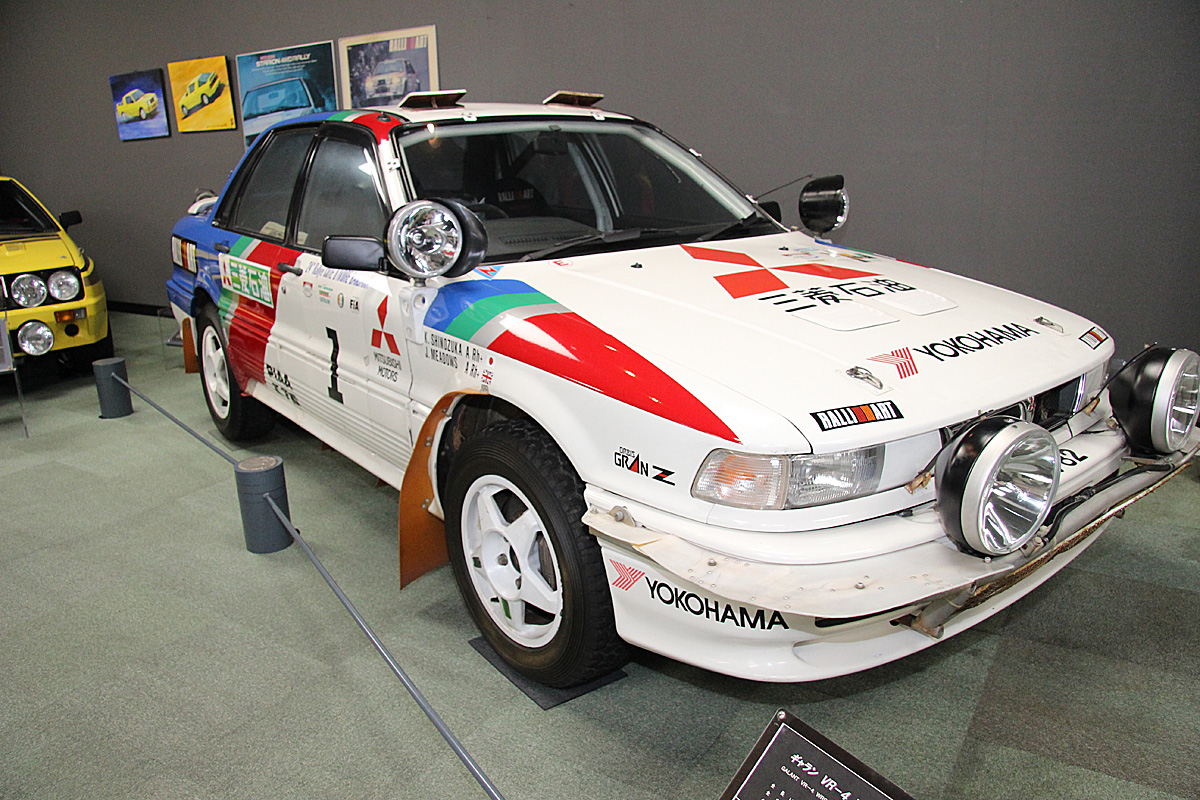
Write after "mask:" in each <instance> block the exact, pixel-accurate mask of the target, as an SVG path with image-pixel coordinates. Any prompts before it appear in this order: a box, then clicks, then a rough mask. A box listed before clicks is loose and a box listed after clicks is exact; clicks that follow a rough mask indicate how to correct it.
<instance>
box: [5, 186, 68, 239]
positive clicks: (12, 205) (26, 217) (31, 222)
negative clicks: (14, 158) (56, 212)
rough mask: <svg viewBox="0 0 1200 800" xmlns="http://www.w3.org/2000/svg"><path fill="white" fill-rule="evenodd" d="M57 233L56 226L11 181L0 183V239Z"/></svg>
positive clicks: (42, 210) (39, 207)
mask: <svg viewBox="0 0 1200 800" xmlns="http://www.w3.org/2000/svg"><path fill="white" fill-rule="evenodd" d="M36 233H58V225H57V224H56V223H55V222H54V220H53V219H52V218H51V217H50V215H49V214H47V213H46V212H45V210H44V209H43V208H42V207H41V206H40V205H38V203H37V201H36V200H34V199H33V198H32V197H30V196H29V194H28V193H27V192H25V191H24V190H22V189H21V187H20V186H18V185H17V184H16V183H14V182H13V181H0V238H10V237H13V236H28V235H30V234H36Z"/></svg>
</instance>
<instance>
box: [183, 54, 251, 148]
mask: <svg viewBox="0 0 1200 800" xmlns="http://www.w3.org/2000/svg"><path fill="white" fill-rule="evenodd" d="M167 74H168V76H169V77H170V79H171V96H172V97H173V98H174V101H175V127H176V128H178V129H179V132H180V133H193V132H195V131H223V130H228V129H230V128H233V127H235V126H236V122H235V121H234V118H233V100H232V98H231V96H230V91H229V67H228V66H227V64H226V62H225V56H212V57H211V58H195V59H192V60H191V61H172V62H171V63H169V64H167Z"/></svg>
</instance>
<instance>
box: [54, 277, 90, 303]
mask: <svg viewBox="0 0 1200 800" xmlns="http://www.w3.org/2000/svg"><path fill="white" fill-rule="evenodd" d="M46 288H47V289H48V290H49V291H50V296H51V297H53V298H54V299H55V300H57V301H58V302H60V303H65V302H67V301H68V300H74V299H75V298H76V297H78V296H79V291H80V290H81V289H82V288H83V281H81V280H80V279H79V276H78V275H77V274H76V273H75V271H74V270H70V269H60V270H55V271H54V272H52V273H50V277H49V278H48V279H47V280H46Z"/></svg>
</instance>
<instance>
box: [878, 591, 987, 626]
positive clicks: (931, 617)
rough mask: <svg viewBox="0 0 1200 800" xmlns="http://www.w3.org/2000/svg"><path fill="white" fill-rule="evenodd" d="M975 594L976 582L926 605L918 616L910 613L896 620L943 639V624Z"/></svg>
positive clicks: (898, 622)
mask: <svg viewBox="0 0 1200 800" xmlns="http://www.w3.org/2000/svg"><path fill="white" fill-rule="evenodd" d="M973 594H975V584H974V583H972V584H971V585H970V586H968V587H966V588H965V589H963V590H962V591H961V592H958V593H957V594H952V595H949V596H948V597H943V598H941V599H940V600H935V601H933V602H932V603H930V604H929V605H927V606H925V610H924V611H922V612H921V613H920V614H918V615H917V616H915V617H914V616H913V615H912V614H909V615H908V616H905V617H901V618H900V619H898V620H896V622H897V624H900V625H907V626H908V627H910V628H912V629H913V630H914V631H916V632H917V633H923V634H925V635H926V636H928V637H929V638H930V639H941V638H942V633H943V632H944V629H943V626H944V625H945V623H946V621H947V620H949V619H950V618H951V617H952V616H954V615H955V614H957V613H958V612H959V611H962V609H963V606H964V605H966V602H967V600H969V599H970V598H971V595H973Z"/></svg>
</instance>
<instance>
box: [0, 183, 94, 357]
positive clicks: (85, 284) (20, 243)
mask: <svg viewBox="0 0 1200 800" xmlns="http://www.w3.org/2000/svg"><path fill="white" fill-rule="evenodd" d="M82 221H83V218H82V217H81V216H80V214H79V212H78V211H67V212H64V213H63V214H62V215H61V216H60V217H59V218H58V219H57V220H56V219H54V217H53V216H51V214H50V212H48V211H47V210H46V207H45V206H43V205H42V204H41V203H39V202H38V200H37V198H35V197H34V196H33V195H32V194H30V193H29V192H28V190H26V189H25V187H24V186H22V185H21V184H20V183H19V182H17V181H16V180H15V179H13V178H6V177H4V176H0V319H6V320H7V335H8V336H9V337H10V338H9V345H10V347H9V348H8V349H9V352H11V353H12V354H14V355H15V356H17V357H22V356H43V355H46V354H48V353H59V354H60V355H62V356H64V357H65V359H66V360H67V361H68V362H70V363H71V364H72V365H73V366H79V367H81V366H85V365H87V364H90V363H91V362H92V361H94V360H95V359H98V358H109V357H111V356H112V354H113V339H112V331H111V330H110V329H109V327H108V305H107V303H106V301H105V295H104V284H103V283H102V282H101V281H100V279H99V277H97V275H96V266H95V264H94V263H93V262H92V260H91V259H90V258H88V257H86V256H85V255H84V254H83V251H82V250H80V249H79V248H78V247H77V246H76V245H75V243H74V242H73V241H71V237H70V236H67V232H66V229H67V228H68V227H70V226H71V225H77V224H79V223H80V222H82Z"/></svg>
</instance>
